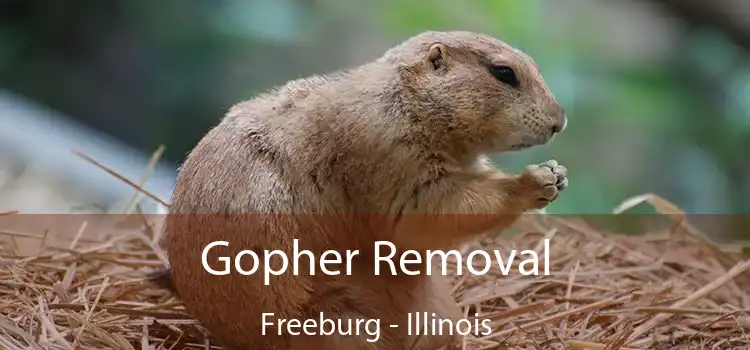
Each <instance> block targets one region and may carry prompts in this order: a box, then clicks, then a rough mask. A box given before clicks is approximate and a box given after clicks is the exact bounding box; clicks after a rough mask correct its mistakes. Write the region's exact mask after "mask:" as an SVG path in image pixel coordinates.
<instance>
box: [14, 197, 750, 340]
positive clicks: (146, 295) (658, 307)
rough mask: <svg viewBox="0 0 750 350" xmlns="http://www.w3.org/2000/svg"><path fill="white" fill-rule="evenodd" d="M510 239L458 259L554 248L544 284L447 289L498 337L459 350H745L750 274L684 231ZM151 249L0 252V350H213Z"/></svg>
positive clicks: (559, 222)
mask: <svg viewBox="0 0 750 350" xmlns="http://www.w3.org/2000/svg"><path fill="white" fill-rule="evenodd" d="M647 199H649V198H647ZM650 199H651V200H653V199H654V198H650ZM652 203H653V202H652ZM662 204H663V203H662ZM667 214H674V212H672V213H667ZM131 224H132V223H131ZM519 227H521V229H522V231H523V233H522V234H520V235H517V236H514V237H511V238H503V239H499V238H495V239H488V240H485V241H482V242H478V243H476V244H475V245H474V246H471V247H466V249H476V248H478V247H481V248H483V249H490V250H491V249H499V250H500V251H503V252H506V254H507V252H508V251H509V250H511V249H516V250H519V251H520V250H521V249H535V250H537V251H540V250H541V249H542V247H543V246H542V244H541V242H542V241H543V239H544V238H549V239H551V245H550V261H549V265H550V272H551V274H550V275H549V276H531V277H526V276H521V275H519V274H518V272H517V271H518V269H517V266H516V267H514V270H513V271H515V273H511V274H510V275H508V276H501V275H500V272H499V271H498V270H493V271H492V273H490V274H488V275H485V276H466V275H465V276H462V277H460V278H456V279H455V286H454V294H455V296H456V298H457V300H458V301H459V302H460V304H461V305H462V306H464V307H465V310H466V312H467V315H469V314H473V313H474V312H479V314H480V317H489V318H491V319H492V320H493V321H492V325H493V327H494V328H495V331H494V333H493V334H492V335H491V336H487V337H484V338H479V339H477V338H466V339H465V343H466V348H469V349H472V348H474V349H476V348H479V349H504V348H510V349H563V348H569V349H704V348H705V349H747V348H750V316H749V314H748V313H749V312H750V310H749V309H750V295H749V294H750V292H749V291H750V276H749V275H750V272H748V269H749V268H750V261H743V260H741V258H740V256H739V254H733V253H727V252H721V251H719V249H717V248H716V247H713V246H710V245H707V244H706V243H705V241H704V239H703V238H701V236H700V234H698V233H696V232H694V231H695V230H694V229H692V228H691V227H690V226H686V225H685V224H680V225H677V226H674V227H673V229H672V230H664V231H661V232H658V231H657V232H652V233H649V234H647V235H643V236H638V237H627V236H618V235H611V234H606V233H603V232H601V231H598V230H595V229H593V228H592V227H591V226H590V225H586V224H585V223H584V222H582V221H581V220H577V219H571V218H567V219H566V218H559V217H554V216H549V215H546V216H545V215H536V216H533V217H531V218H527V219H525V220H524V221H523V222H522V223H521V224H520V225H519ZM121 231H122V230H121ZM16 234H18V233H16ZM34 234H36V233H34ZM27 238H28V237H27ZM153 239H154V235H153V234H152V233H151V230H145V229H143V227H140V228H139V229H137V230H135V229H134V230H133V231H132V232H130V233H123V232H121V233H118V234H117V235H116V236H114V237H112V238H111V239H108V240H107V241H106V242H104V243H96V242H94V241H92V242H89V243H84V239H83V238H82V237H81V234H79V235H78V236H76V237H74V240H73V242H71V243H70V245H68V246H67V248H65V249H59V248H58V249H52V248H48V249H47V251H46V252H44V253H42V254H39V255H35V256H30V257H23V256H16V255H15V253H14V252H13V250H14V249H15V248H14V247H13V246H12V245H11V246H7V247H5V251H4V252H3V253H2V261H0V310H2V315H1V316H0V347H2V348H4V349H9V350H16V349H77V348H92V349H103V348H109V349H137V348H140V349H154V348H156V349H182V348H196V349H197V348H201V349H208V348H214V349H218V347H217V346H215V345H212V344H211V342H210V341H209V340H208V339H207V337H206V335H205V332H204V330H203V329H202V328H201V327H200V326H199V325H196V324H195V322H194V321H193V320H191V318H190V317H189V316H187V315H186V314H185V313H184V311H183V309H182V307H181V305H180V303H179V301H177V300H174V299H173V298H171V297H170V295H169V294H167V293H166V292H165V291H162V290H159V289H156V288H154V287H152V286H150V285H148V284H145V283H144V282H143V280H142V277H143V274H144V273H146V272H148V271H150V270H151V269H153V268H155V267H158V266H161V265H162V260H161V259H160V258H159V256H158V255H157V254H156V253H155V250H154V247H153V244H152V240H153ZM506 256H507V255H506ZM517 261H519V260H517ZM626 343H627V344H626Z"/></svg>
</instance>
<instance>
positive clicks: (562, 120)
mask: <svg viewBox="0 0 750 350" xmlns="http://www.w3.org/2000/svg"><path fill="white" fill-rule="evenodd" d="M553 115H555V117H556V118H555V119H556V121H555V124H554V125H552V135H553V136H554V135H557V134H559V133H561V132H563V131H565V128H567V127H568V116H567V115H566V113H565V109H563V108H562V106H560V105H559V104H557V105H556V106H555V112H554V114H553Z"/></svg>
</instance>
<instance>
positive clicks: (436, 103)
mask: <svg viewBox="0 0 750 350" xmlns="http://www.w3.org/2000/svg"><path fill="white" fill-rule="evenodd" d="M381 61H383V62H388V63H389V64H392V65H395V66H396V67H397V69H398V71H399V76H400V79H402V80H404V81H405V82H406V84H404V85H405V86H406V87H407V89H408V90H407V91H406V92H405V93H407V94H409V95H411V96H410V97H411V98H409V99H407V100H409V101H410V102H409V103H413V105H411V107H410V109H411V113H412V114H416V116H414V115H413V116H412V117H413V118H416V119H417V122H424V123H428V124H430V125H429V127H431V128H437V129H438V130H440V131H441V134H443V135H449V134H451V132H452V133H453V134H455V135H456V137H459V138H460V142H466V143H467V144H466V146H470V147H472V148H475V147H476V148H477V150H478V151H480V152H502V151H509V150H518V149H524V148H528V147H532V146H536V145H541V144H545V143H548V142H549V141H550V140H551V139H552V138H553V137H554V136H555V135H556V134H558V133H560V132H562V131H563V130H564V129H565V127H566V124H567V118H566V116H565V111H564V109H563V108H562V106H561V105H560V103H559V102H558V101H557V99H556V98H555V97H554V96H553V95H552V92H551V91H550V89H549V88H548V87H547V85H546V83H545V81H544V79H543V78H542V75H541V73H540V72H539V69H538V66H537V64H536V62H534V60H533V59H532V58H531V57H529V56H528V55H527V54H525V53H523V52H521V51H520V50H517V49H515V48H513V47H511V46H510V45H508V44H506V43H505V42H503V41H501V40H498V39H496V38H493V37H490V36H487V35H484V34H478V33H472V32H425V33H422V34H419V35H417V36H414V37H412V38H410V39H408V40H406V41H405V42H403V43H402V44H401V45H399V46H396V47H394V48H392V49H390V50H389V51H387V52H386V53H385V55H384V56H383V57H382V58H381ZM456 141H459V140H458V139H457V140H456Z"/></svg>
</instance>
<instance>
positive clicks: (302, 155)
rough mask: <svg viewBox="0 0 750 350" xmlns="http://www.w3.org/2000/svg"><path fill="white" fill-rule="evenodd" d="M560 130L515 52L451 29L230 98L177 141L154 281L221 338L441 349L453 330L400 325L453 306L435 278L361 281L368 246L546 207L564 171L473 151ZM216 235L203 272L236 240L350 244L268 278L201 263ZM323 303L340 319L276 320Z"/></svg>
mask: <svg viewBox="0 0 750 350" xmlns="http://www.w3.org/2000/svg"><path fill="white" fill-rule="evenodd" d="M566 124H567V118H566V116H565V112H564V109H563V108H562V107H561V105H560V103H559V102H558V101H557V100H556V98H555V97H554V96H553V94H552V93H551V91H550V89H549V88H548V87H547V85H546V83H545V81H544V79H543V78H542V76H541V74H540V72H539V70H538V65H537V64H536V63H535V61H534V60H533V59H532V58H531V57H529V56H528V55H527V54H525V53H524V52H522V51H520V50H518V49H516V48H514V47H511V46H510V45H509V44H507V43H505V42H503V41H501V40H500V39H496V38H493V37H491V36H488V35H485V34H480V33H473V32H467V31H450V32H437V31H430V32H424V33H421V34H419V35H416V36H414V37H411V38H409V39H407V40H405V41H404V42H402V43H400V44H399V45H397V46H395V47H392V48H390V49H389V50H387V51H386V52H385V53H384V54H383V55H382V56H381V57H379V58H377V59H375V60H373V61H370V62H368V63H366V64H363V65H361V66H358V67H354V68H350V69H345V70H340V71H336V72H333V73H330V74H326V75H319V76H312V77H307V78H304V79H299V80H294V81H291V82H288V83H286V84H285V85H283V86H280V87H277V88H274V89H272V90H270V91H267V92H265V93H263V94H260V95H259V96H256V97H254V98H252V99H249V100H247V101H244V102H241V103H238V104H236V105H235V106H233V107H232V108H230V110H229V111H228V113H227V114H226V115H225V117H224V118H223V119H222V120H221V122H219V123H218V125H216V126H215V127H214V128H213V129H212V130H210V131H209V132H208V133H207V134H206V135H205V136H204V138H203V139H202V140H201V141H200V142H199V143H198V144H197V146H196V147H195V148H194V149H193V150H192V151H191V152H190V153H189V155H188V156H187V159H186V160H185V161H184V163H183V164H182V166H181V167H180V169H179V174H178V178H177V182H176V185H175V188H174V192H173V197H172V200H171V202H172V203H171V213H170V214H168V216H167V219H166V225H165V231H164V234H163V236H162V239H161V241H160V246H161V247H162V248H163V249H164V251H165V252H166V254H167V256H168V260H169V265H170V267H169V268H168V269H164V270H161V271H157V272H155V273H154V274H153V275H152V280H153V281H154V282H156V283H160V284H161V285H163V286H165V287H166V288H169V289H170V290H172V291H173V292H174V294H175V295H176V296H177V297H178V298H180V299H181V300H182V301H183V302H184V304H185V307H186V310H187V311H188V312H189V313H190V314H191V315H192V316H193V317H195V318H196V319H197V320H198V321H199V322H200V323H201V324H202V325H203V326H205V327H206V328H207V330H208V331H209V332H210V333H211V335H212V336H213V337H214V338H215V339H216V340H217V342H219V343H220V345H222V346H223V347H225V348H227V349H266V350H276V349H279V350H281V349H284V350H286V349H295V350H296V349H344V350H345V349H378V350H403V349H417V350H420V349H440V348H450V347H452V346H454V345H456V344H458V343H459V340H460V336H459V335H458V334H457V332H456V331H455V330H452V331H451V330H443V331H442V335H441V334H440V332H438V331H434V332H428V334H421V333H420V334H415V331H414V330H410V329H409V322H408V321H407V320H408V319H409V318H410V314H411V315H413V313H415V312H420V313H427V314H428V315H430V318H439V319H446V320H458V319H460V318H461V317H463V314H462V312H461V310H460V309H459V308H458V306H457V304H456V302H455V300H454V299H453V298H452V296H451V292H450V287H449V284H448V283H449V281H448V280H447V277H446V276H443V275H441V274H439V273H433V274H431V275H427V274H423V273H422V274H417V275H408V274H404V273H392V272H389V269H388V268H384V269H381V273H380V274H378V275H376V274H375V273H374V265H373V256H374V245H375V242H378V241H388V242H392V243H393V245H394V246H395V247H396V249H397V250H398V252H404V251H406V250H416V251H418V252H424V251H426V250H436V249H453V248H456V247H458V246H459V245H460V244H461V243H462V242H465V241H467V240H470V239H472V238H475V237H477V236H478V235H481V234H484V233H487V232H493V231H499V230H502V229H504V228H506V227H508V226H509V225H511V224H513V223H514V222H515V221H516V220H517V219H518V217H519V215H521V214H522V213H524V212H526V211H529V210H532V209H539V208H544V207H545V206H547V205H548V204H549V203H550V202H552V201H554V200H555V199H556V198H557V197H558V194H559V193H561V191H562V190H564V189H565V188H566V187H567V186H568V178H567V170H566V168H565V167H564V166H562V165H560V164H558V163H557V162H555V161H554V160H551V161H547V162H544V163H540V164H534V165H529V166H528V167H526V168H525V170H524V171H523V172H522V173H520V174H518V175H511V174H505V173H503V172H501V171H500V170H496V169H494V168H493V167H492V166H491V165H490V163H489V161H488V158H487V157H488V155H491V154H498V153H501V152H508V151H517V150H522V149H527V148H529V147H533V146H537V145H543V144H547V143H549V141H550V140H552V139H553V137H554V136H555V135H557V134H559V133H560V132H562V131H563V130H564V129H565V127H566ZM295 240H296V241H295ZM214 241H227V242H229V246H226V247H218V248H214V249H212V250H211V252H209V253H208V254H207V255H206V256H207V258H206V259H207V261H209V262H211V264H213V266H214V268H216V267H215V266H217V261H221V260H220V257H221V256H235V255H237V254H238V253H239V252H240V251H241V250H248V251H252V252H256V253H258V256H262V252H263V251H266V250H279V251H283V252H286V253H287V255H288V256H291V255H292V250H293V247H294V242H297V244H298V245H299V249H305V250H307V251H309V252H312V253H313V254H314V256H316V257H319V256H320V254H321V253H323V252H324V251H327V250H336V251H340V252H343V251H345V250H357V251H359V255H357V256H355V257H353V258H352V261H351V265H350V269H351V271H350V273H343V272H342V273H340V274H338V275H335V274H326V273H322V272H321V270H320V269H317V270H315V271H311V268H315V267H316V266H314V265H315V264H317V262H315V261H313V260H312V259H309V258H302V259H300V262H299V263H300V266H299V270H298V272H297V273H292V270H291V268H289V269H288V270H287V272H286V273H283V274H279V275H278V276H272V279H271V282H270V283H268V284H267V285H266V284H265V283H264V280H263V276H261V274H259V273H256V274H252V275H242V274H239V273H235V272H232V273H230V274H228V275H223V276H215V275H211V274H209V273H208V272H207V270H206V269H205V268H204V266H203V265H202V264H201V256H202V253H203V251H204V248H205V247H206V246H207V245H208V244H210V243H211V242H214ZM342 254H343V253H342ZM259 264H260V270H262V269H264V268H267V267H272V268H275V269H279V268H281V267H282V262H281V261H280V260H279V259H276V260H272V261H269V262H268V263H267V264H266V265H267V266H264V265H263V264H265V262H263V261H261V262H260V263H259ZM418 266H419V267H418V268H416V269H418V270H419V269H421V270H420V271H424V268H425V267H426V263H422V264H421V265H418ZM246 270H247V268H246ZM260 270H259V271H260ZM383 270H384V271H385V272H382V271H383ZM313 272H314V273H313ZM262 313H270V314H272V317H270V318H264V317H263V316H262ZM321 315H325V316H324V317H325V318H326V319H331V320H334V321H335V322H338V323H337V325H338V326H340V327H341V329H339V330H338V332H337V333H334V334H331V335H320V334H304V333H299V334H291V333H289V332H288V328H285V327H286V326H285V325H284V324H281V325H280V324H278V323H277V321H278V320H282V319H283V320H291V319H297V320H300V323H302V324H304V323H305V322H304V321H305V320H307V319H313V320H318V319H319V318H320V317H321ZM357 320H360V321H362V320H379V322H380V328H379V333H378V337H377V340H376V341H373V340H372V336H371V335H368V334H367V333H366V332H365V330H364V329H359V330H357V329H351V332H348V333H347V329H346V325H347V324H348V323H347V322H351V325H352V327H356V326H357V324H358V323H357V322H356V321H357ZM269 322H272V323H273V325H268V324H267V323H269ZM316 322H317V321H316ZM360 326H362V323H360ZM310 329H316V330H317V329H318V328H310ZM293 330H296V331H302V330H303V329H302V328H300V327H298V328H294V329H293ZM313 333H314V332H313Z"/></svg>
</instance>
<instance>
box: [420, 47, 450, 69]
mask: <svg viewBox="0 0 750 350" xmlns="http://www.w3.org/2000/svg"><path fill="white" fill-rule="evenodd" d="M446 52H447V48H446V47H445V45H443V44H440V43H437V44H433V45H432V46H430V50H429V51H427V56H425V63H426V64H428V65H429V67H431V68H432V69H434V70H438V69H441V68H443V67H445V63H446V58H447V57H446Z"/></svg>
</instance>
